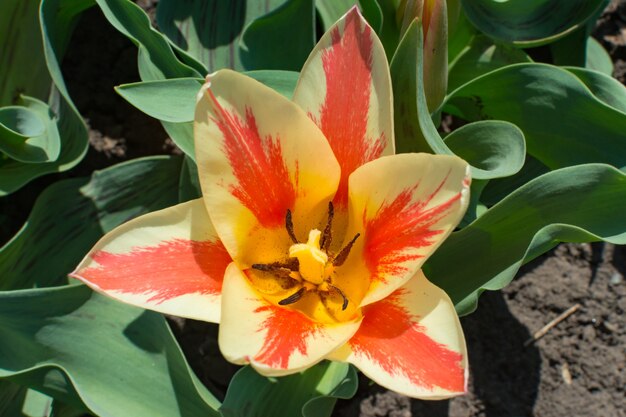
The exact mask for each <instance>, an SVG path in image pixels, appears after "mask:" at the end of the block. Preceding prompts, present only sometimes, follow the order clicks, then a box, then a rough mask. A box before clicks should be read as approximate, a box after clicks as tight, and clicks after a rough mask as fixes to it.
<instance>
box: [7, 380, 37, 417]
mask: <svg viewBox="0 0 626 417" xmlns="http://www.w3.org/2000/svg"><path fill="white" fill-rule="evenodd" d="M27 392H28V388H25V387H22V386H20V385H17V384H14V383H13V382H10V381H3V380H0V417H22V416H23V414H22V413H21V411H22V407H23V405H24V402H25V401H26V394H27ZM44 417H45V416H44Z"/></svg>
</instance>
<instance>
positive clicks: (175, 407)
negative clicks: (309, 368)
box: [0, 285, 219, 417]
mask: <svg viewBox="0 0 626 417" xmlns="http://www.w3.org/2000/svg"><path fill="white" fill-rule="evenodd" d="M0 378H8V379H9V380H16V381H19V382H20V383H22V384H24V383H27V384H28V385H29V386H32V387H33V388H35V389H37V390H39V391H41V392H43V393H45V394H47V395H50V396H52V397H57V396H60V397H65V398H66V399H72V398H73V399H74V401H75V400H76V396H78V397H79V399H80V401H81V402H84V404H85V405H86V406H87V407H88V408H89V409H90V410H91V412H93V413H94V414H96V415H98V416H100V417H109V416H110V417H117V416H159V415H161V416H168V417H177V416H180V417H183V416H184V417H195V416H198V417H208V416H218V415H219V414H218V413H217V411H215V410H216V408H217V407H218V406H219V402H218V401H217V400H216V399H215V398H213V397H212V396H211V395H210V394H209V393H208V391H206V389H205V388H204V387H202V386H199V385H197V384H196V381H195V379H194V377H193V376H192V374H191V371H190V369H189V367H188V365H187V363H186V362H185V359H184V357H183V355H182V353H181V351H180V348H179V347H178V345H177V344H176V341H175V339H174V337H173V335H172V333H171V331H170V329H169V327H168V326H167V323H166V322H165V320H164V318H163V316H161V315H160V314H157V313H153V312H148V311H144V310H142V309H139V308H136V307H131V306H128V305H126V304H122V303H119V302H116V301H113V300H111V299H109V298H106V297H103V296H101V295H98V294H96V293H93V292H92V291H91V290H90V289H89V288H87V287H85V286H83V285H73V286H65V287H58V288H49V289H34V290H22V291H8V292H0Z"/></svg>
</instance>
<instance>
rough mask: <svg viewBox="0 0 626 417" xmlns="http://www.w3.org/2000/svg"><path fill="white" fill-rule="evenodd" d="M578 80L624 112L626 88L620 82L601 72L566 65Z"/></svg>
mask: <svg viewBox="0 0 626 417" xmlns="http://www.w3.org/2000/svg"><path fill="white" fill-rule="evenodd" d="M565 69H566V70H568V71H569V72H571V73H572V74H574V75H575V76H576V77H577V78H578V79H579V80H580V81H582V82H583V83H585V85H586V86H587V88H588V89H589V90H591V93H592V94H593V95H594V96H596V97H597V98H598V99H599V100H601V101H602V102H604V103H605V104H608V105H609V106H611V107H613V108H615V109H617V110H620V111H621V112H624V113H626V88H625V87H624V85H623V84H622V83H620V82H619V81H617V80H616V79H615V78H613V77H611V76H610V75H605V74H603V73H601V72H598V71H594V70H589V69H584V68H576V67H567V68H565Z"/></svg>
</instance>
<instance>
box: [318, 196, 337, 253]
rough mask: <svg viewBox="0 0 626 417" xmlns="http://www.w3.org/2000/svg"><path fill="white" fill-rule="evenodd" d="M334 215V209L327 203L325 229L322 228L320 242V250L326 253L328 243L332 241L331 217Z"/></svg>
mask: <svg viewBox="0 0 626 417" xmlns="http://www.w3.org/2000/svg"><path fill="white" fill-rule="evenodd" d="M334 214H335V208H334V207H333V202H332V201H329V202H328V221H327V222H326V227H325V228H324V233H323V234H322V241H321V242H320V248H322V250H324V251H328V248H330V243H331V242H332V240H333V236H332V233H331V228H332V225H333V216H334Z"/></svg>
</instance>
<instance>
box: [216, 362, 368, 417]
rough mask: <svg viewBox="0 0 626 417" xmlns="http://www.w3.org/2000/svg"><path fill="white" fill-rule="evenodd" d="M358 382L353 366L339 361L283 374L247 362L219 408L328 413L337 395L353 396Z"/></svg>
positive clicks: (251, 415) (280, 414) (253, 415)
mask: <svg viewBox="0 0 626 417" xmlns="http://www.w3.org/2000/svg"><path fill="white" fill-rule="evenodd" d="M357 385H358V378H357V375H356V371H355V370H354V368H352V367H351V366H349V365H348V364H344V363H339V362H328V361H326V362H323V363H321V364H318V365H316V366H314V367H312V368H309V369H307V370H306V371H304V372H301V373H299V374H295V375H289V376H285V377H281V378H266V377H264V376H261V375H259V374H258V373H256V371H255V370H254V369H253V368H251V367H249V366H247V367H245V368H243V369H241V370H240V371H239V372H237V374H235V376H234V377H233V379H232V381H231V383H230V385H229V386H228V391H227V392H226V398H225V399H224V403H223V404H222V408H221V409H220V412H221V413H222V415H223V416H224V417H244V416H245V417H257V416H258V417H264V416H272V417H296V416H303V417H328V416H330V414H331V412H332V409H333V407H334V405H335V401H336V399H337V398H350V397H352V396H353V395H354V393H355V392H356V389H357Z"/></svg>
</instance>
